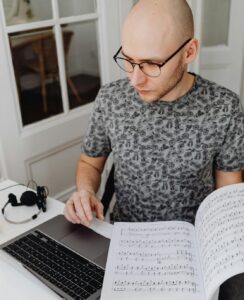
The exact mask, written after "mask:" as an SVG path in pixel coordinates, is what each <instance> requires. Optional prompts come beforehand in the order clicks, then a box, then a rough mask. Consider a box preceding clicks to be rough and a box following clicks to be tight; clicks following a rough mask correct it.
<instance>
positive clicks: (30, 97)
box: [9, 28, 63, 125]
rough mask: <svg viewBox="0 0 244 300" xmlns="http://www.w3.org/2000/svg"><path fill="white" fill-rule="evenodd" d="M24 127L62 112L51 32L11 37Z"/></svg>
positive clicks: (20, 34) (44, 31)
mask: <svg viewBox="0 0 244 300" xmlns="http://www.w3.org/2000/svg"><path fill="white" fill-rule="evenodd" d="M9 42H10V47H11V52H12V60H13V65H14V71H15V78H16V84H17V89H18V95H19V101H20V109H21V115H22V123H23V125H27V124H30V123H34V122H37V121H40V120H42V119H45V118H48V117H50V116H53V115H57V114H60V113H61V112H63V105H62V98H61V90H60V84H59V70H58V62H57V52H56V42H55V37H54V33H53V30H52V28H48V29H43V30H35V31H33V30H30V31H24V32H21V33H14V34H10V35H9Z"/></svg>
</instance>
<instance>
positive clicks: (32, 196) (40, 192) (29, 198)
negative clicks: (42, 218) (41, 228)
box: [0, 180, 48, 224]
mask: <svg viewBox="0 0 244 300" xmlns="http://www.w3.org/2000/svg"><path fill="white" fill-rule="evenodd" d="M30 182H33V183H34V184H35V185H36V192H33V191H30V190H27V191H25V192H24V193H23V194H22V195H21V197H20V202H18V201H17V197H16V196H15V195H14V194H12V193H11V194H9V195H8V201H7V203H6V204H5V205H4V206H3V208H2V214H3V217H4V219H5V220H6V221H7V222H9V223H12V224H23V223H27V222H29V221H31V220H35V219H36V218H37V217H38V215H39V214H40V213H41V211H43V212H45V211H46V210H47V208H46V200H47V195H48V188H47V187H46V186H38V185H37V184H36V182H35V181H33V180H32V181H30ZM30 182H29V183H28V185H27V188H28V187H29V184H30ZM17 185H23V184H16V185H13V186H17ZM13 186H9V187H7V188H4V189H2V190H5V189H8V188H11V187H13ZM2 190H0V191H2ZM8 204H11V205H12V206H22V205H26V206H33V205H35V204H36V205H37V207H38V209H39V210H38V212H37V213H36V214H34V215H33V216H32V217H30V218H28V219H25V220H22V221H13V220H10V219H9V218H8V217H7V216H6V215H5V214H4V211H5V208H6V206H7V205H8Z"/></svg>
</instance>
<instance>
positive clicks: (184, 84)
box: [161, 72, 195, 102]
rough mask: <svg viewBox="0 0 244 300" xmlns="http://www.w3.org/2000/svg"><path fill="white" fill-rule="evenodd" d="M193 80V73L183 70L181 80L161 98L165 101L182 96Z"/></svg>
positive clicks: (190, 86) (188, 89)
mask: <svg viewBox="0 0 244 300" xmlns="http://www.w3.org/2000/svg"><path fill="white" fill-rule="evenodd" d="M194 81H195V76H194V75H193V74H190V73H187V72H185V73H184V75H183V77H182V79H181V81H180V82H179V83H178V84H177V86H176V87H175V88H174V89H173V91H170V92H169V93H168V94H167V95H165V96H164V97H163V98H162V99H161V100H162V101H166V102H173V101H175V100H176V99H178V98H180V97H182V96H184V95H185V94H186V93H187V92H189V91H190V90H191V88H192V86H193V84H194Z"/></svg>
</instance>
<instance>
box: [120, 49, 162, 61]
mask: <svg viewBox="0 0 244 300" xmlns="http://www.w3.org/2000/svg"><path fill="white" fill-rule="evenodd" d="M121 53H122V54H123V56H124V57H126V58H128V59H131V60H134V59H133V58H131V57H130V56H128V55H126V54H125V53H124V51H123V50H121ZM139 61H143V62H147V61H148V62H152V61H158V62H162V61H164V59H162V57H152V58H149V59H148V58H147V59H139Z"/></svg>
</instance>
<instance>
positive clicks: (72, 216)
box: [64, 198, 80, 224]
mask: <svg viewBox="0 0 244 300" xmlns="http://www.w3.org/2000/svg"><path fill="white" fill-rule="evenodd" d="M64 215H65V217H66V219H67V220H68V221H70V222H71V223H74V224H75V223H80V219H79V217H78V216H77V215H76V211H75V207H74V202H73V199H72V198H70V199H69V200H68V201H67V202H66V204H65V207H64Z"/></svg>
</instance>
